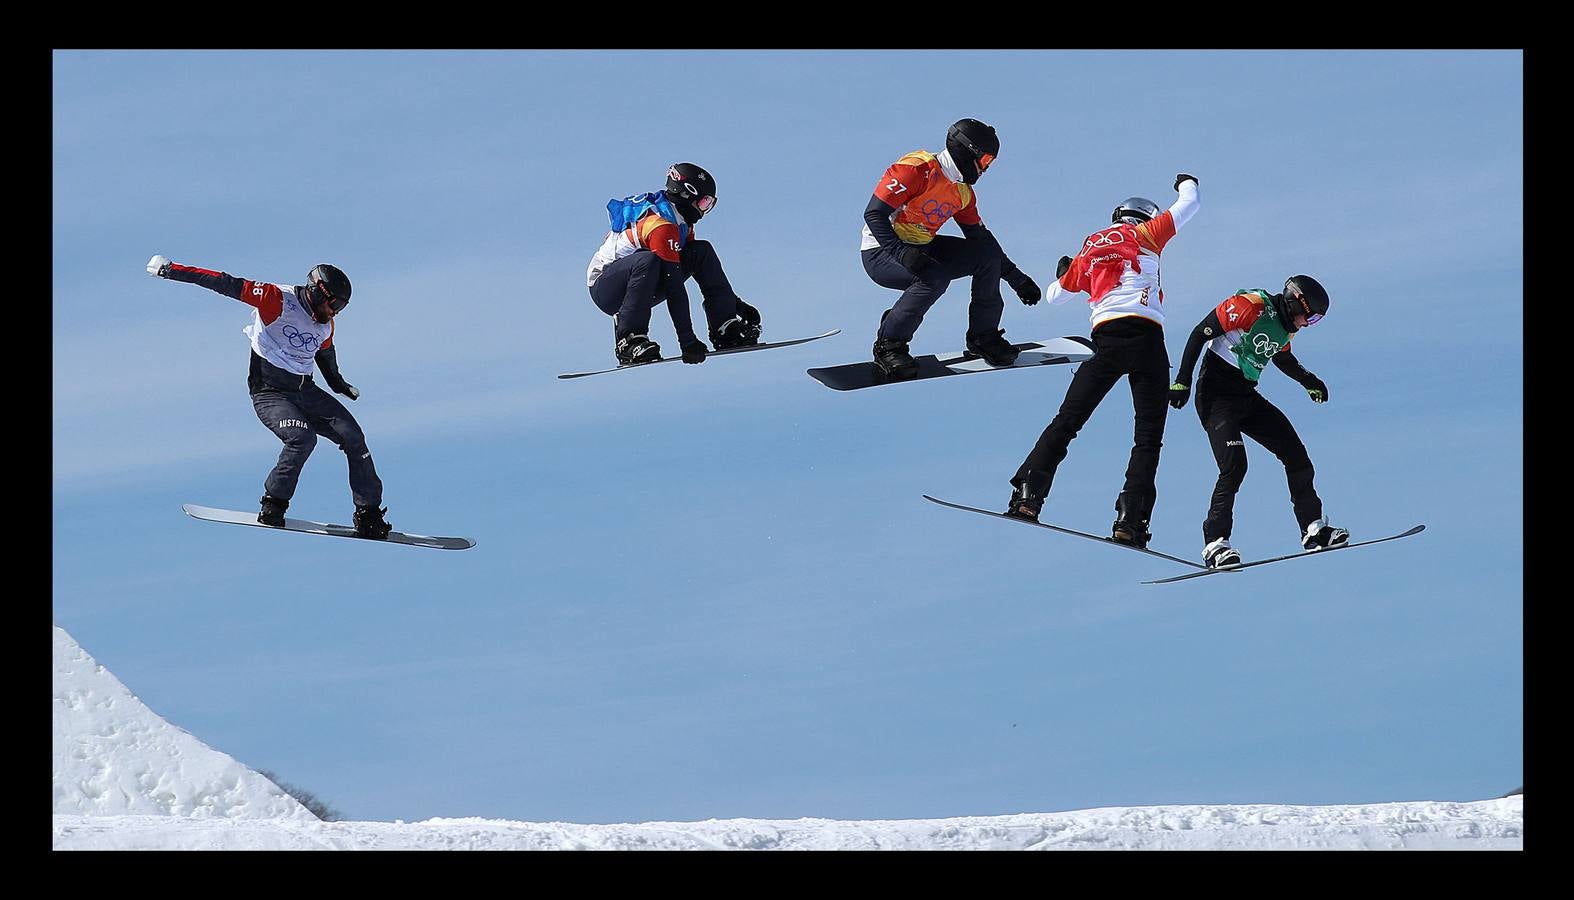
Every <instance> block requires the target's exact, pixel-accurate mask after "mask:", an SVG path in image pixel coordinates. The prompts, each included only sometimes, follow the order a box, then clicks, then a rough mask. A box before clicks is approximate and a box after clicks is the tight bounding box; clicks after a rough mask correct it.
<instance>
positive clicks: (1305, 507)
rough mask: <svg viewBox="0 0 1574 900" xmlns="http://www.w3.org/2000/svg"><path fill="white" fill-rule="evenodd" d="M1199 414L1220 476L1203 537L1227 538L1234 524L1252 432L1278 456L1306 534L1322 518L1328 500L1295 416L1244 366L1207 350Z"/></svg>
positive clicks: (1200, 382)
mask: <svg viewBox="0 0 1574 900" xmlns="http://www.w3.org/2000/svg"><path fill="white" fill-rule="evenodd" d="M1197 418H1198V419H1200V420H1201V421H1202V427H1203V430H1204V431H1206V432H1207V433H1208V443H1209V444H1210V445H1211V446H1212V447H1213V458H1214V459H1215V460H1216V461H1217V462H1218V464H1219V480H1218V482H1217V483H1216V484H1215V485H1214V488H1213V500H1212V501H1211V502H1210V503H1209V504H1208V517H1207V518H1206V519H1204V520H1203V523H1202V539H1203V542H1204V543H1205V544H1206V543H1211V542H1213V541H1214V540H1216V539H1218V538H1227V537H1229V536H1230V532H1231V530H1232V529H1233V527H1234V525H1235V494H1236V492H1237V491H1238V490H1240V487H1241V482H1242V481H1244V480H1245V478H1246V442H1245V440H1244V439H1243V438H1245V437H1249V438H1251V439H1252V440H1254V441H1256V442H1257V443H1259V444H1261V445H1263V447H1264V448H1266V449H1267V450H1268V452H1269V453H1272V454H1273V455H1274V456H1277V457H1278V458H1279V462H1281V463H1283V464H1284V475H1285V478H1286V480H1288V481H1289V484H1290V502H1291V503H1292V504H1293V505H1294V507H1295V520H1296V522H1297V523H1299V525H1300V528H1301V531H1302V533H1304V532H1305V531H1306V526H1308V525H1310V524H1311V523H1313V522H1315V521H1317V520H1318V519H1320V518H1322V515H1323V501H1322V500H1321V499H1320V498H1319V497H1318V496H1317V491H1316V490H1315V489H1314V488H1313V487H1312V476H1313V475H1314V474H1315V473H1314V472H1313V471H1312V459H1311V457H1310V456H1309V455H1307V452H1306V445H1305V444H1304V443H1302V442H1301V436H1300V435H1298V434H1296V433H1295V426H1294V425H1291V424H1290V419H1289V418H1288V417H1287V416H1285V414H1284V413H1283V412H1280V410H1279V408H1278V407H1277V406H1274V405H1273V404H1272V403H1270V402H1268V400H1267V398H1265V397H1263V396H1262V394H1260V393H1258V392H1257V389H1256V387H1255V386H1253V385H1252V384H1251V382H1249V381H1247V380H1246V379H1245V378H1244V377H1243V376H1242V375H1241V373H1240V370H1239V369H1236V368H1235V367H1233V366H1231V365H1230V364H1229V363H1226V362H1224V361H1223V360H1220V359H1219V358H1217V357H1216V356H1214V355H1213V353H1211V352H1208V353H1205V355H1204V357H1203V362H1202V374H1201V375H1199V376H1198V378H1197Z"/></svg>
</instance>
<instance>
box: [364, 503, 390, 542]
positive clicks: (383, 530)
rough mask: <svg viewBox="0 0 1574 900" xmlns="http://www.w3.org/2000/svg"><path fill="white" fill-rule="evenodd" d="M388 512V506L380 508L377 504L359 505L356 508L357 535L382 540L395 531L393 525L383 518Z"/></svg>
mask: <svg viewBox="0 0 1574 900" xmlns="http://www.w3.org/2000/svg"><path fill="white" fill-rule="evenodd" d="M386 512H388V507H386V506H385V507H383V508H382V509H378V508H377V507H375V506H357V507H356V508H355V536H356V537H363V538H371V539H373V540H377V541H380V540H382V539H383V538H386V537H387V536H388V532H390V531H393V526H392V525H389V524H388V520H387V519H384V518H383V514H384V513H386Z"/></svg>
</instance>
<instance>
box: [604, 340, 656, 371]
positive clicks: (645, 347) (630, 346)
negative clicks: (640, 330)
mask: <svg viewBox="0 0 1574 900" xmlns="http://www.w3.org/2000/svg"><path fill="white" fill-rule="evenodd" d="M612 352H613V353H614V354H616V355H617V358H618V365H620V366H637V365H640V364H641V363H653V362H660V361H661V345H660V344H658V343H656V342H655V341H652V340H651V339H650V338H649V337H648V336H646V335H643V334H630V335H625V336H624V337H623V339H622V340H620V341H618V343H617V346H616V347H614V348H613V349H612Z"/></svg>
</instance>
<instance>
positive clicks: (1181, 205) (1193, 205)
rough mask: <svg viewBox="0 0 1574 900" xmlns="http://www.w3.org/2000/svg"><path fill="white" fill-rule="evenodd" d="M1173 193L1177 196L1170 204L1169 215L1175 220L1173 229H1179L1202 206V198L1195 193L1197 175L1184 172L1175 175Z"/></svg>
mask: <svg viewBox="0 0 1574 900" xmlns="http://www.w3.org/2000/svg"><path fill="white" fill-rule="evenodd" d="M1175 193H1176V194H1178V195H1179V196H1177V197H1176V198H1175V202H1174V203H1173V204H1172V205H1171V206H1170V216H1171V217H1172V218H1173V219H1174V220H1175V229H1176V230H1177V231H1179V230H1180V228H1181V227H1182V226H1184V225H1185V224H1186V223H1187V222H1188V221H1190V220H1191V217H1192V216H1194V215H1196V214H1197V210H1199V209H1201V208H1202V198H1201V197H1199V196H1198V194H1197V176H1195V175H1187V174H1186V173H1185V172H1182V173H1180V174H1179V175H1176V176H1175Z"/></svg>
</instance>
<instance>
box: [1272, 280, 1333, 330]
mask: <svg viewBox="0 0 1574 900" xmlns="http://www.w3.org/2000/svg"><path fill="white" fill-rule="evenodd" d="M1279 312H1280V314H1281V315H1282V316H1283V317H1284V323H1285V325H1286V326H1288V327H1289V328H1290V330H1291V331H1294V330H1296V328H1295V317H1296V315H1297V314H1300V315H1303V316H1305V317H1306V324H1307V325H1316V324H1317V322H1318V321H1319V320H1320V319H1322V317H1323V316H1326V315H1328V292H1327V291H1325V290H1323V286H1322V285H1320V284H1318V283H1317V279H1315V278H1313V277H1312V276H1310V275H1291V276H1290V277H1289V278H1286V279H1285V280H1284V291H1283V292H1282V293H1280V294H1279Z"/></svg>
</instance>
